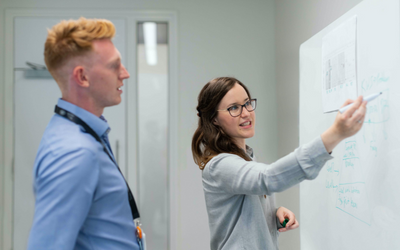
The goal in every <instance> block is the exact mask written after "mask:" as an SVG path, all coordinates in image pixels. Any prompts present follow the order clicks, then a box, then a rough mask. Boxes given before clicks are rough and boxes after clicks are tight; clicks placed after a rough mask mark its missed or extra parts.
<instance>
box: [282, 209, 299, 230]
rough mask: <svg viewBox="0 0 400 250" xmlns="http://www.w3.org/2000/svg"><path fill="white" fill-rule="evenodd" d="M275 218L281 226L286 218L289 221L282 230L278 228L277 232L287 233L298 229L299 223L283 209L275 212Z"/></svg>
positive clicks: (289, 212)
mask: <svg viewBox="0 0 400 250" xmlns="http://www.w3.org/2000/svg"><path fill="white" fill-rule="evenodd" d="M276 217H278V219H279V222H280V223H281V224H282V223H283V221H284V220H285V219H286V218H288V219H289V221H288V222H287V223H286V226H285V227H284V228H280V229H279V232H287V231H289V230H292V229H296V228H298V227H299V222H298V221H297V220H296V216H295V215H294V213H293V212H292V211H290V210H289V209H287V208H285V207H280V208H278V210H277V211H276Z"/></svg>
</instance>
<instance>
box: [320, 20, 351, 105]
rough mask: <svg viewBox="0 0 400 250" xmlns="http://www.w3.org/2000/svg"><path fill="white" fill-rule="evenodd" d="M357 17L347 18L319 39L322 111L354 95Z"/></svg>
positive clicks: (340, 103)
mask: <svg viewBox="0 0 400 250" xmlns="http://www.w3.org/2000/svg"><path fill="white" fill-rule="evenodd" d="M356 36H357V17H353V18H351V19H349V20H348V21H347V22H345V23H343V24H342V25H340V26H339V27H338V28H336V29H335V30H333V31H332V32H330V33H329V34H327V35H326V36H325V37H324V38H323V39H322V71H323V72H322V76H323V79H322V96H323V98H322V100H323V109H324V112H331V111H335V110H337V109H338V108H339V107H340V106H341V105H342V104H343V102H344V101H345V100H346V99H348V98H355V97H357V73H356V72H357V71H356Z"/></svg>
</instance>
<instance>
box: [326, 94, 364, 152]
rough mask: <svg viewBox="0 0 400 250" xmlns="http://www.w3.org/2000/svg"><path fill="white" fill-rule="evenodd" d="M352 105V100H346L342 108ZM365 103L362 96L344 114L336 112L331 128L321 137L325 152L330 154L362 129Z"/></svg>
mask: <svg viewBox="0 0 400 250" xmlns="http://www.w3.org/2000/svg"><path fill="white" fill-rule="evenodd" d="M350 103H353V100H350V99H349V100H347V101H346V102H345V103H344V104H343V106H342V107H344V106H346V105H348V104H350ZM366 105H367V102H366V101H364V102H363V98H362V96H359V97H358V98H357V99H356V100H355V101H354V104H353V105H352V106H351V107H350V108H348V109H347V110H346V111H345V112H343V114H342V113H340V112H338V113H337V115H336V119H335V121H334V123H333V124H332V126H331V127H330V128H328V129H327V130H326V131H325V132H324V133H322V135H321V139H322V142H323V143H324V145H325V148H326V151H327V152H331V151H332V150H333V149H334V148H335V147H336V145H338V144H339V142H341V141H342V140H343V139H345V138H347V137H350V136H352V135H354V134H356V133H357V132H358V131H359V130H360V129H361V127H362V125H363V123H364V118H365V112H366V111H367V108H366Z"/></svg>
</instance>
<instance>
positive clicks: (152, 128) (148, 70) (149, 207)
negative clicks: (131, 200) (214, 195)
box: [137, 24, 169, 250]
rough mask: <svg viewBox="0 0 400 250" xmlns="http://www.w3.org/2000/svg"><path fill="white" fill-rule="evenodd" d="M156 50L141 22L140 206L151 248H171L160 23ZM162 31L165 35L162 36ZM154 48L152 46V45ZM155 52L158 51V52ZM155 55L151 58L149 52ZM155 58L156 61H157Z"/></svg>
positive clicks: (163, 41)
mask: <svg viewBox="0 0 400 250" xmlns="http://www.w3.org/2000/svg"><path fill="white" fill-rule="evenodd" d="M156 28H157V34H158V37H157V42H155V41H153V44H155V43H157V46H156V51H150V52H149V47H147V46H148V44H146V41H145V40H146V39H144V41H141V38H142V37H143V34H142V33H140V32H142V31H143V26H142V24H139V26H138V31H139V34H138V47H137V52H138V53H137V54H138V76H137V77H138V78H137V79H138V126H139V133H138V137H139V154H138V155H139V161H138V162H139V168H138V172H139V206H140V213H141V219H142V223H143V229H144V231H145V232H146V237H147V239H148V240H147V245H148V249H157V250H162V249H168V223H169V220H168V213H169V211H168V205H169V203H168V202H169V201H168V197H169V192H168V181H167V180H168V148H167V145H168V129H169V128H168V119H169V116H168V113H169V112H168V44H167V43H166V37H165V36H163V35H162V34H166V31H167V25H166V24H157V25H156ZM160 34H161V37H160ZM150 49H152V48H150ZM154 52H155V53H154ZM148 53H151V55H152V56H154V55H155V58H152V59H151V60H150V61H149V58H148V56H149V54H148ZM154 62H156V63H155V64H154Z"/></svg>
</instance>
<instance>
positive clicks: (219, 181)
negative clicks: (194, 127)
mask: <svg viewBox="0 0 400 250" xmlns="http://www.w3.org/2000/svg"><path fill="white" fill-rule="evenodd" d="M247 153H248V154H249V156H251V157H252V158H253V155H252V150H251V148H247ZM331 158H332V157H331V156H330V155H329V154H328V152H326V149H325V146H324V144H323V143H322V140H321V138H320V137H318V138H316V139H314V140H313V141H311V142H310V143H308V144H305V145H303V146H301V147H299V148H297V149H296V150H295V151H294V152H292V153H290V154H289V155H287V156H285V157H283V158H281V159H279V160H278V161H276V162H274V163H272V164H270V165H266V164H263V163H258V162H255V161H245V160H244V159H243V158H241V157H239V156H237V155H234V154H226V153H223V154H219V155H217V156H215V157H214V158H213V159H211V160H210V161H209V162H208V163H207V164H206V166H205V168H204V170H203V189H204V194H205V199H206V205H207V212H208V220H209V226H210V234H211V243H210V245H211V249H212V250H222V249H224V250H225V249H226V250H235V249H249V250H258V249H260V250H261V249H268V250H275V249H278V233H279V232H278V231H277V229H278V226H277V225H278V223H277V217H276V207H275V201H274V195H273V193H276V192H281V191H283V190H285V189H287V188H289V187H291V186H293V185H295V184H298V183H299V182H301V181H303V180H305V179H314V178H315V177H317V175H318V173H319V171H320V169H321V168H322V166H323V165H324V164H325V162H326V161H328V160H329V159H331ZM264 195H266V196H267V197H266V198H265V197H264ZM289 209H290V208H289Z"/></svg>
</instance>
